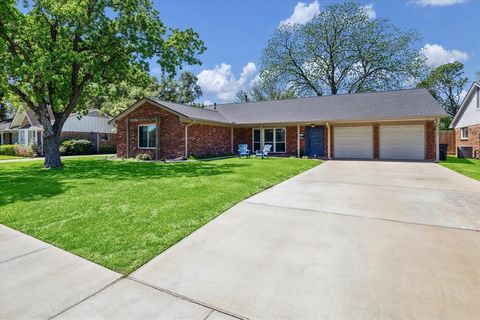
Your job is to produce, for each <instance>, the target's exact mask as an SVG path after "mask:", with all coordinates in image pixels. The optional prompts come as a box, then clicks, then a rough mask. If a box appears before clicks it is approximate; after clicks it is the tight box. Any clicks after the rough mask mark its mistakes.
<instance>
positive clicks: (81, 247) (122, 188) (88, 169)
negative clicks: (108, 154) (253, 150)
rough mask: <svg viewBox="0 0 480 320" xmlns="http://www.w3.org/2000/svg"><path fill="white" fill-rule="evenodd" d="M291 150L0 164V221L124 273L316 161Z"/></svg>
mask: <svg viewBox="0 0 480 320" xmlns="http://www.w3.org/2000/svg"><path fill="white" fill-rule="evenodd" d="M319 163H320V162H318V161H315V160H303V159H294V158H285V159H280V158H272V159H265V160H260V159H237V158H231V159H223V160H214V161H194V162H185V163H169V164H165V163H154V162H135V161H109V160H98V159H96V158H90V157H86V158H76V159H65V160H64V164H65V166H64V168H63V169H60V170H46V169H42V168H41V165H42V164H41V163H40V162H38V161H25V162H15V163H13V162H12V163H4V164H0V181H2V187H1V188H0V223H3V224H5V225H7V226H9V227H11V228H14V229H16V230H19V231H22V232H25V233H27V234H30V235H32V236H34V237H36V238H39V239H41V240H44V241H46V242H49V243H52V244H54V245H56V246H58V247H60V248H63V249H65V250H68V251H70V252H73V253H75V254H77V255H79V256H82V257H84V258H86V259H89V260H91V261H94V262H96V263H99V264H101V265H103V266H105V267H107V268H110V269H112V270H115V271H118V272H120V273H123V274H128V273H131V272H132V271H134V270H135V269H137V268H138V267H140V266H141V265H143V264H144V263H145V262H147V261H149V260H150V259H152V258H153V257H155V256H156V255H158V254H159V253H161V252H162V251H164V250H165V249H167V248H168V247H170V246H171V245H173V244H174V243H176V242H178V241H179V240H181V239H182V238H184V237H185V236H187V235H189V234H190V233H192V232H193V231H195V230H196V229H198V228H199V227H201V226H202V225H204V224H205V223H207V222H208V221H210V220H212V219H213V218H215V217H216V216H218V215H219V214H221V213H222V212H224V211H225V210H226V209H228V208H229V207H231V206H233V205H234V204H235V203H238V202H240V201H241V200H243V199H245V198H247V197H248V196H251V195H253V194H255V193H257V192H259V191H261V190H264V189H266V188H268V187H270V186H272V185H274V184H277V183H278V182H280V181H282V180H285V179H287V178H289V177H291V176H294V175H296V174H298V173H300V172H302V171H304V170H307V169H309V168H312V167H314V166H316V165H318V164H319Z"/></svg>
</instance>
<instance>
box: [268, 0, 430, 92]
mask: <svg viewBox="0 0 480 320" xmlns="http://www.w3.org/2000/svg"><path fill="white" fill-rule="evenodd" d="M418 39H419V37H418V35H417V33H415V32H413V31H402V30H400V29H399V28H397V27H395V26H394V25H393V24H391V23H390V22H389V21H388V20H386V19H370V18H369V16H368V14H367V11H366V9H365V8H364V7H362V6H361V5H359V4H358V3H356V2H347V3H340V4H333V5H329V6H327V7H326V8H325V9H324V10H322V11H321V12H320V13H319V14H318V15H317V16H315V17H314V18H313V19H312V20H311V21H310V22H308V23H306V24H304V25H300V24H294V25H290V24H287V25H283V26H281V27H279V28H278V29H277V30H276V31H275V33H274V34H273V36H272V37H271V39H270V40H269V42H268V45H267V47H266V48H265V49H264V51H263V55H262V61H261V75H262V76H266V77H268V78H271V79H276V81H277V82H278V83H279V86H281V87H283V88H291V89H292V90H295V92H296V93H297V94H299V95H303V96H308V95H324V94H337V93H355V92H363V91H374V90H387V89H398V88H403V87H405V86H406V83H408V82H409V81H408V80H409V79H411V78H412V77H418V76H419V74H420V73H421V71H422V67H423V65H424V60H423V59H422V57H421V55H420V54H419V48H418Z"/></svg>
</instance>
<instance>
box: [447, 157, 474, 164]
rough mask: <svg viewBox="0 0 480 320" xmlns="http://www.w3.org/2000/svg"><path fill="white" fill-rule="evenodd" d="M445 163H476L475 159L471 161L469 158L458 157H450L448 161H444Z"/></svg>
mask: <svg viewBox="0 0 480 320" xmlns="http://www.w3.org/2000/svg"><path fill="white" fill-rule="evenodd" d="M443 163H460V164H475V163H474V162H473V161H470V160H468V159H467V158H457V157H448V159H447V161H443Z"/></svg>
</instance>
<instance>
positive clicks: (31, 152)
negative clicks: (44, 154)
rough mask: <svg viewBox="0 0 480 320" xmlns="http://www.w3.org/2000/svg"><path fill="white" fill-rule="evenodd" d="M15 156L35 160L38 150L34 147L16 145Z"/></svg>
mask: <svg viewBox="0 0 480 320" xmlns="http://www.w3.org/2000/svg"><path fill="white" fill-rule="evenodd" d="M15 155H16V156H17V157H25V158H33V157H36V156H37V149H36V147H35V146H34V145H31V146H29V147H25V146H22V145H19V144H16V145H15Z"/></svg>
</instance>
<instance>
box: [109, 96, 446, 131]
mask: <svg viewBox="0 0 480 320" xmlns="http://www.w3.org/2000/svg"><path fill="white" fill-rule="evenodd" d="M147 101H150V102H152V103H154V105H156V106H158V107H161V108H163V109H166V110H169V111H171V112H173V113H175V114H177V115H179V116H183V117H185V118H187V119H193V120H199V121H207V122H218V123H223V124H237V125H255V124H262V123H299V122H300V123H308V122H319V121H368V120H392V119H420V118H443V117H446V116H447V113H446V112H445V111H444V110H443V108H442V107H441V106H440V105H439V104H438V102H437V101H436V100H435V99H434V98H433V97H432V95H431V94H430V93H429V92H428V91H427V90H425V89H409V90H399V91H384V92H369V93H358V94H344V95H331V96H320V97H309V98H299V99H288V100H273V101H260V102H248V103H231V104H224V105H218V106H216V110H215V109H211V108H204V109H202V108H194V107H189V106H185V105H181V104H177V103H171V102H166V101H159V100H151V99H147V98H144V99H142V100H140V101H138V102H137V103H135V104H134V105H132V106H131V107H129V108H127V109H126V110H125V111H124V112H122V113H121V114H119V115H118V116H117V117H115V118H113V119H112V120H111V121H112V122H113V121H115V120H118V119H120V118H123V117H124V116H126V115H127V114H128V113H130V112H132V111H133V110H134V109H136V108H137V107H139V106H140V105H142V104H143V103H145V102H147Z"/></svg>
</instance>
